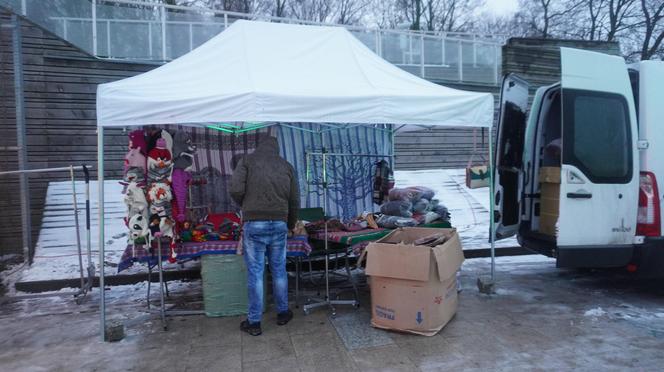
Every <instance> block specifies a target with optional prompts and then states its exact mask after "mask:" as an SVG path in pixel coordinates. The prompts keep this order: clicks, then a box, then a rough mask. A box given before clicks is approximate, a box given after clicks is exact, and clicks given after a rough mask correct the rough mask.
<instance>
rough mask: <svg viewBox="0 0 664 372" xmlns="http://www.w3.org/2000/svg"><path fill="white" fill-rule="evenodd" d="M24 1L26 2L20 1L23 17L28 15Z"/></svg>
mask: <svg viewBox="0 0 664 372" xmlns="http://www.w3.org/2000/svg"><path fill="white" fill-rule="evenodd" d="M26 1H27V0H21V14H22V15H24V16H26V15H28V6H27V4H26Z"/></svg>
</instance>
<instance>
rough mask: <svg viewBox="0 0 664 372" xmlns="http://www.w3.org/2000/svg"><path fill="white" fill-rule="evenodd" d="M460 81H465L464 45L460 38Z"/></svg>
mask: <svg viewBox="0 0 664 372" xmlns="http://www.w3.org/2000/svg"><path fill="white" fill-rule="evenodd" d="M459 81H463V47H462V46H461V40H459Z"/></svg>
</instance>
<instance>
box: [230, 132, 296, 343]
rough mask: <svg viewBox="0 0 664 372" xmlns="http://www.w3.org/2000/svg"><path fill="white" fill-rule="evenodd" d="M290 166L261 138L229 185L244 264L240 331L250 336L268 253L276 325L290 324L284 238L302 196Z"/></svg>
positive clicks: (272, 142) (256, 324) (257, 325)
mask: <svg viewBox="0 0 664 372" xmlns="http://www.w3.org/2000/svg"><path fill="white" fill-rule="evenodd" d="M299 190H300V189H299V187H298V182H297V178H296V175H295V170H294V169H293V166H292V165H290V164H289V163H288V162H287V161H286V160H284V159H282V158H281V157H280V156H279V144H278V143H277V140H276V138H274V137H265V138H262V139H261V142H260V144H259V146H258V148H256V151H255V152H254V153H253V154H250V155H247V156H245V157H243V158H242V159H241V160H240V161H239V162H238V164H237V167H236V168H235V171H234V172H233V178H232V179H231V186H230V194H231V197H232V198H233V200H235V202H236V203H238V205H240V206H241V207H242V219H243V222H244V224H243V232H242V249H243V254H244V260H245V262H246V264H247V272H248V278H247V287H248V291H249V311H248V315H247V320H245V321H243V322H242V323H241V324H240V329H241V330H242V331H244V332H247V333H249V334H250V335H252V336H258V335H260V334H261V333H262V330H261V316H262V312H263V270H264V269H265V254H266V253H267V255H268V258H269V263H270V270H271V271H272V282H273V292H274V299H275V303H276V305H277V324H278V325H284V324H286V323H288V322H289V321H290V320H291V319H292V318H293V312H292V311H290V310H289V309H288V277H287V275H286V238H287V236H288V230H289V229H292V228H293V227H295V222H296V221H297V211H298V209H299V207H300V192H299Z"/></svg>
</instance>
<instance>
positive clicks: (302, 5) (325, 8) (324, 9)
mask: <svg viewBox="0 0 664 372" xmlns="http://www.w3.org/2000/svg"><path fill="white" fill-rule="evenodd" d="M333 1H334V0H290V1H289V3H288V5H289V10H290V14H289V16H290V17H293V18H296V19H302V20H306V21H315V22H329V21H330V19H329V17H330V15H331V14H332V2H333Z"/></svg>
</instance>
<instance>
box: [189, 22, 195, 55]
mask: <svg viewBox="0 0 664 372" xmlns="http://www.w3.org/2000/svg"><path fill="white" fill-rule="evenodd" d="M192 50H194V24H193V23H189V51H190V52H191V51H192Z"/></svg>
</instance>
